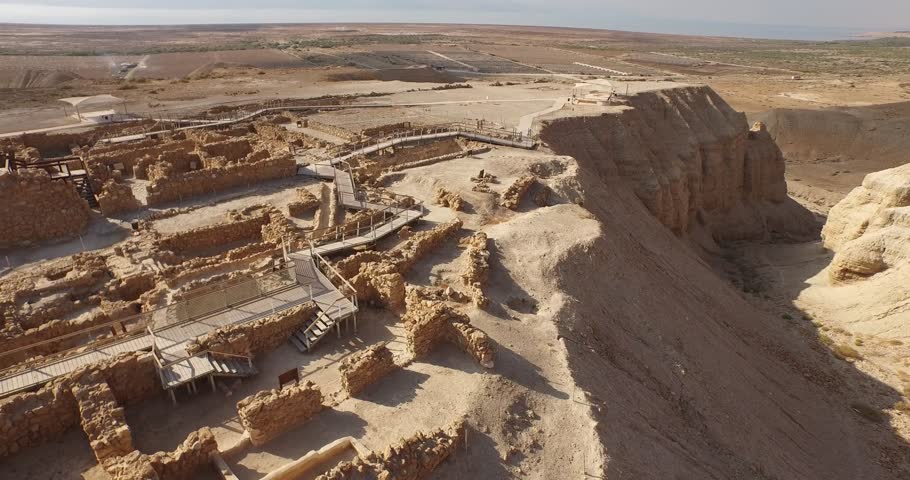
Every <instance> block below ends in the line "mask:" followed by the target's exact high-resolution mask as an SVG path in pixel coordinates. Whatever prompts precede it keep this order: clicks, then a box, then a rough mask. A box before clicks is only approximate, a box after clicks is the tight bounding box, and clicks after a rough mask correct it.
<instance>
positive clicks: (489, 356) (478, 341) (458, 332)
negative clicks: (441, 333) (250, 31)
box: [447, 321, 496, 368]
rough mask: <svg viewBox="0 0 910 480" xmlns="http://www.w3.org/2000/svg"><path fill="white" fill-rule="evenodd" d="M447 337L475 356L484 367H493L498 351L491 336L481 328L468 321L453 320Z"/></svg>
mask: <svg viewBox="0 0 910 480" xmlns="http://www.w3.org/2000/svg"><path fill="white" fill-rule="evenodd" d="M447 339H448V340H449V341H450V342H452V343H453V344H454V345H456V346H457V347H459V348H460V349H461V350H463V351H465V352H467V353H468V354H470V355H471V356H472V357H474V360H477V363H479V364H480V365H481V366H483V367H484V368H493V362H494V360H495V358H496V351H495V350H494V349H493V343H492V341H491V340H490V337H488V336H487V334H486V333H484V332H483V331H481V330H480V329H479V328H477V327H475V326H474V325H471V324H470V323H466V322H458V321H456V322H452V324H451V328H450V329H449V330H448V332H447Z"/></svg>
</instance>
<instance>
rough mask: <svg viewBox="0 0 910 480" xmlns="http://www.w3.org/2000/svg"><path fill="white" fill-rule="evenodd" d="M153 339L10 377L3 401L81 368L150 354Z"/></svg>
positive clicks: (0, 388) (3, 382) (1, 392)
mask: <svg viewBox="0 0 910 480" xmlns="http://www.w3.org/2000/svg"><path fill="white" fill-rule="evenodd" d="M151 348H152V338H151V337H150V336H149V335H147V334H143V335H136V336H132V337H129V338H125V339H122V340H119V341H116V342H113V343H109V344H107V345H104V346H98V347H95V348H87V349H86V350H85V351H82V352H79V353H77V354H74V355H69V356H67V357H65V358H61V359H59V360H55V361H53V362H50V363H45V364H41V365H32V366H30V368H28V369H27V370H23V371H21V372H18V373H14V374H11V375H7V376H5V377H3V378H2V379H0V397H2V396H6V395H10V394H13V393H16V392H20V391H24V390H28V389H31V388H34V387H37V386H40V385H43V384H45V383H47V382H48V381H50V380H53V379H54V378H56V377H59V376H62V375H66V374H67V373H70V372H74V371H76V370H78V369H80V368H82V367H85V366H87V365H91V364H93V363H97V362H100V361H103V360H109V359H111V358H114V357H116V356H117V355H120V354H122V353H126V352H135V351H138V350H149V349H151Z"/></svg>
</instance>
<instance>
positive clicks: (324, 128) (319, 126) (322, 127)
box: [306, 119, 359, 142]
mask: <svg viewBox="0 0 910 480" xmlns="http://www.w3.org/2000/svg"><path fill="white" fill-rule="evenodd" d="M306 127H307V128H312V129H313V130H318V131H320V132H325V133H328V134H329V135H332V136H335V137H338V138H340V139H343V140H347V141H349V142H352V141H354V140H357V139H358V138H359V135H357V134H356V133H352V132H350V131H348V130H345V129H344V128H341V127H336V126H335V125H329V124H327V123H322V122H317V121H316V120H312V119H307V120H306Z"/></svg>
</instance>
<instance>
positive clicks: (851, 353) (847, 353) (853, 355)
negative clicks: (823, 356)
mask: <svg viewBox="0 0 910 480" xmlns="http://www.w3.org/2000/svg"><path fill="white" fill-rule="evenodd" d="M834 355H836V356H837V358H840V359H841V360H847V359H852V360H862V359H863V355H862V354H861V353H859V351H857V350H856V349H855V348H853V347H851V346H850V345H843V344H840V345H837V346H835V347H834Z"/></svg>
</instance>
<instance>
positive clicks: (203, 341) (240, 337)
mask: <svg viewBox="0 0 910 480" xmlns="http://www.w3.org/2000/svg"><path fill="white" fill-rule="evenodd" d="M315 313H316V305H315V304H314V303H313V302H307V303H305V304H303V305H298V306H296V307H293V308H291V309H289V310H285V311H283V312H278V313H276V314H274V315H269V316H267V317H264V318H261V319H259V320H256V321H254V322H250V323H242V324H235V325H227V326H224V327H221V328H218V329H216V330H213V331H211V332H209V333H206V334H205V335H202V336H200V337H197V338H196V339H195V340H194V341H192V342H191V343H190V345H189V346H187V351H188V352H189V353H190V354H191V355H192V354H195V353H198V352H202V351H205V350H209V351H213V352H221V353H229V354H233V355H255V354H259V353H263V352H268V351H271V350H273V349H275V348H277V347H278V346H280V345H282V344H283V343H285V342H287V341H288V339H289V338H291V334H292V333H294V332H295V331H296V330H298V329H300V328H301V327H303V326H304V325H306V324H307V323H308V322H309V321H310V319H312V318H313V315H315Z"/></svg>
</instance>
